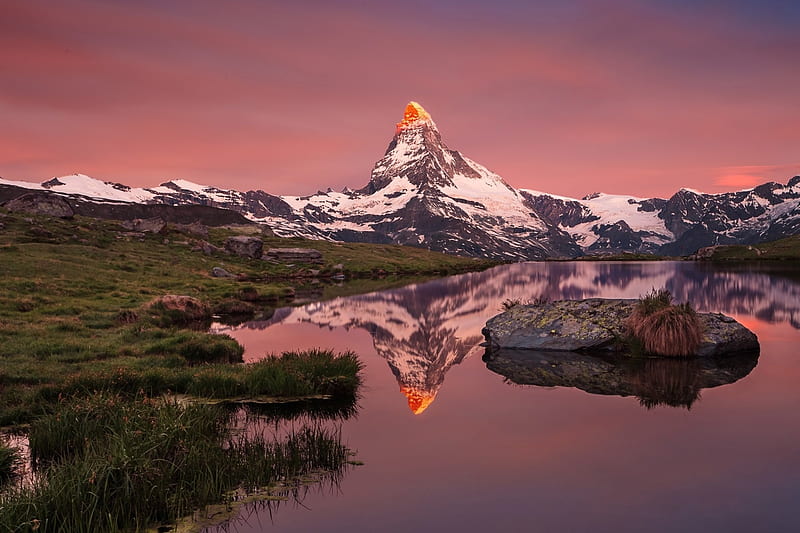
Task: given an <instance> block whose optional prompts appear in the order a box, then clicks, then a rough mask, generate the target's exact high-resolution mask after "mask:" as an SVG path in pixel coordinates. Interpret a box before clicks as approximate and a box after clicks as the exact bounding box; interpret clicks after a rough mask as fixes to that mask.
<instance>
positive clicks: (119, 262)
mask: <svg viewBox="0 0 800 533" xmlns="http://www.w3.org/2000/svg"><path fill="white" fill-rule="evenodd" d="M0 217H2V222H3V224H4V229H3V230H2V231H0V426H3V425H11V424H19V423H23V422H27V421H30V420H32V419H33V418H35V417H36V416H38V415H39V414H41V413H43V412H46V411H47V404H46V402H47V401H52V398H53V395H54V394H55V396H57V393H58V392H64V391H69V390H72V389H73V388H74V386H75V384H76V383H79V382H81V381H83V382H87V381H91V380H93V382H94V383H95V384H96V385H97V386H96V387H95V388H97V387H99V386H100V385H102V380H104V379H109V380H112V382H113V379H112V377H113V376H115V375H116V373H117V372H121V373H122V374H123V375H125V376H132V377H131V378H130V381H131V383H136V384H137V386H138V385H141V386H143V387H144V388H145V389H147V390H151V391H155V390H162V389H164V388H169V389H171V390H173V391H182V390H187V391H189V390H191V391H204V392H208V391H211V394H213V395H215V396H219V395H224V394H225V392H224V391H237V394H239V391H241V390H243V389H244V390H249V389H248V387H250V386H251V385H252V384H251V385H248V386H245V385H243V384H242V383H241V382H240V381H239V379H240V377H241V376H238V375H237V374H236V372H237V371H234V370H231V369H226V368H224V366H212V367H210V368H205V369H203V371H202V372H201V371H199V370H197V371H196V370H195V367H197V366H198V365H204V364H207V363H214V364H218V363H229V362H236V361H240V360H241V347H240V346H238V344H237V343H236V342H235V341H234V340H232V339H230V338H229V337H225V336H219V335H212V334H208V333H206V332H205V331H206V329H207V326H208V322H202V321H200V322H196V323H184V321H182V320H181V317H180V316H173V315H172V314H171V313H170V312H166V311H164V310H160V311H159V309H158V308H157V307H156V308H151V307H148V304H150V303H151V302H153V301H154V300H156V299H157V298H158V297H160V296H163V295H165V294H178V295H186V296H191V297H193V298H196V299H198V300H200V301H201V302H202V303H203V304H205V305H207V306H208V308H210V309H211V311H212V312H215V313H230V314H239V315H241V314H244V315H246V316H256V315H258V314H262V315H265V316H269V315H270V314H271V313H272V311H273V309H274V306H276V305H279V304H286V303H287V302H289V301H290V299H291V296H290V295H291V293H292V292H293V289H292V286H297V287H298V289H299V288H300V285H299V284H301V283H306V282H307V281H308V280H307V279H304V278H298V277H297V276H298V275H304V274H308V272H309V270H310V269H316V270H320V271H321V274H322V275H326V274H332V273H334V272H343V273H344V274H345V275H346V276H348V277H351V278H364V279H362V280H361V281H359V282H357V283H354V284H349V283H345V284H344V285H343V286H342V287H335V288H334V291H336V292H338V293H347V292H352V291H363V290H376V289H378V288H381V286H382V285H386V284H389V285H395V284H398V283H401V281H400V278H398V277H397V276H399V275H408V276H412V275H413V276H415V277H414V279H417V277H425V276H431V275H439V274H442V273H453V272H461V271H466V270H478V269H481V268H486V267H488V266H491V264H492V263H491V262H488V261H478V260H474V259H467V258H459V257H452V256H447V255H444V254H438V253H433V252H429V251H426V250H422V249H414V248H406V247H401V246H388V245H369V244H343V243H332V242H321V241H307V240H302V239H281V238H278V237H266V236H265V237H263V238H264V241H265V243H264V246H265V248H270V247H281V246H283V247H298V246H299V247H309V248H315V249H317V250H320V251H321V252H322V254H323V257H324V261H325V262H324V264H323V265H302V264H301V265H294V266H287V265H276V264H272V263H269V262H266V261H260V260H252V259H246V258H238V257H231V256H227V255H219V256H206V255H204V254H202V253H200V252H194V251H192V250H191V241H192V237H191V236H187V235H184V234H181V233H177V232H175V231H172V232H168V233H167V234H166V235H146V236H144V237H143V238H142V239H141V240H140V239H138V238H130V237H125V236H124V235H123V234H121V233H120V228H119V226H118V225H117V224H116V223H115V222H113V221H104V220H97V219H90V218H83V217H76V218H75V219H74V220H61V219H54V218H48V217H37V216H29V215H20V214H7V213H6V212H5V211H4V210H3V209H0ZM42 229H44V231H43V230H42ZM235 233H236V230H232V229H224V228H212V229H211V230H210V235H209V238H208V240H209V241H210V242H212V243H213V244H215V245H217V246H222V244H223V242H224V240H225V239H226V238H227V237H229V236H231V235H233V234H235ZM339 265H341V270H339V268H336V267H339ZM214 266H221V267H223V268H225V269H226V270H228V271H230V272H234V273H236V274H240V275H241V276H240V277H239V278H238V279H228V278H213V277H211V276H210V274H209V273H210V271H211V269H212V268H213V267H214ZM384 275H388V278H387V279H386V280H376V279H371V278H372V277H374V276H384ZM240 320H241V319H240ZM189 328H197V329H195V330H192V329H189ZM263 372H264V377H263V380H264V382H269V383H270V385H271V386H276V387H277V386H280V385H281V384H283V385H284V386H286V387H289V390H291V391H293V393H294V392H297V391H303V390H315V389H314V386H309V385H308V384H307V383H306V384H302V383H299V382H297V381H295V380H293V379H288V378H286V376H285V375H280V374H274V375H270V374H269V373H268V372H267V371H266V370H264V371H263ZM249 379H254V378H249ZM351 379H352V376H351ZM191 382H194V384H193V385H192V386H191V387H190V386H189V383H191ZM337 383H339V382H338V381H337ZM315 386H321V385H320V384H319V383H317V384H316V385H315ZM326 387H327V389H330V388H331V387H332V386H331V385H330V384H328V385H325V387H322V388H326ZM262 389H263V390H266V389H264V388H263V387H262ZM327 389H326V390H327ZM278 392H280V391H278ZM317 393H318V392H316V391H315V392H314V394H317ZM325 394H327V392H326V393H325Z"/></svg>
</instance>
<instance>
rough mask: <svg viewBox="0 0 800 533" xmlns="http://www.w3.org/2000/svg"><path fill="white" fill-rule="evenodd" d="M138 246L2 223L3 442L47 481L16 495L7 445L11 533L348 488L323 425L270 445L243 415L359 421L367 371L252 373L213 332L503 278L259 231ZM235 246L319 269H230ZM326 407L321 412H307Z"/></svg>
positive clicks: (2, 459)
mask: <svg viewBox="0 0 800 533" xmlns="http://www.w3.org/2000/svg"><path fill="white" fill-rule="evenodd" d="M140 229H141V228H136V227H134V228H133V230H131V229H130V228H125V227H123V226H122V225H121V223H120V222H117V221H109V220H99V219H93V218H85V217H74V218H71V219H61V218H54V217H48V216H39V215H35V214H27V213H9V212H8V211H6V210H3V209H0V273H1V274H2V275H0V359H1V360H2V364H1V365H0V426H3V427H6V428H7V430H6V433H8V432H9V431H10V432H20V431H21V432H24V433H26V434H27V435H28V437H29V454H30V458H31V464H32V465H33V468H34V471H33V474H32V476H29V477H30V478H31V479H30V480H28V482H25V483H21V484H19V483H17V484H15V483H14V481H15V478H16V477H17V476H18V470H19V466H20V464H22V463H23V462H24V461H23V458H22V455H21V450H18V449H16V448H14V447H13V446H9V445H7V443H6V442H4V440H3V439H0V484H2V485H3V487H4V488H3V489H2V492H0V529H2V530H4V531H59V530H69V531H127V530H145V529H147V528H149V527H155V526H158V525H160V524H170V523H171V524H174V523H175V522H176V521H177V520H178V519H180V518H181V517H184V516H187V515H190V514H191V513H192V512H193V511H195V510H196V509H199V508H201V507H203V506H205V505H209V504H215V503H221V502H223V501H231V498H232V496H231V495H232V494H235V493H236V491H246V492H250V491H254V490H258V489H261V488H263V487H267V486H270V485H271V484H273V483H275V482H277V481H279V480H282V481H284V482H285V481H286V480H291V479H295V478H298V477H299V476H304V475H307V474H309V473H313V472H319V471H324V472H329V473H330V474H329V475H334V476H335V475H336V474H337V472H341V471H342V469H343V468H345V467H346V465H347V464H348V461H349V457H350V454H351V452H350V451H349V450H347V448H346V447H345V446H344V445H343V444H342V443H341V442H340V441H339V437H338V434H337V432H336V431H335V430H327V429H324V428H320V427H319V426H316V425H312V426H310V427H309V428H303V429H300V430H296V431H295V432H293V433H292V434H289V435H287V436H286V437H285V438H283V439H282V440H275V439H274V438H272V437H270V438H269V439H268V438H266V437H264V435H263V434H257V433H253V432H250V431H242V428H241V418H242V409H243V408H242V407H231V403H232V402H236V403H235V404H233V405H234V406H240V405H241V404H242V403H244V404H247V403H248V402H253V403H254V404H265V403H266V404H267V405H269V402H274V401H276V400H278V401H283V402H286V401H295V404H294V405H300V407H299V411H301V412H302V411H304V409H305V410H306V414H309V413H311V414H312V415H313V416H315V417H320V416H321V417H323V418H326V417H327V418H329V419H341V417H342V416H347V415H348V414H352V413H353V412H354V410H355V408H356V407H355V405H356V399H357V396H358V392H357V391H358V386H359V383H360V369H361V363H360V362H359V360H358V358H357V357H356V355H355V354H353V353H342V354H337V353H332V352H329V351H325V350H319V351H311V352H302V353H285V354H282V355H280V356H276V357H269V358H266V359H264V360H262V361H261V362H258V363H254V364H248V365H243V364H240V363H241V361H242V359H241V356H242V352H243V349H242V347H241V346H240V345H239V344H238V343H237V342H236V341H235V340H234V339H232V338H230V337H228V336H225V335H213V334H209V333H207V331H208V326H209V324H210V323H211V320H212V319H216V320H245V319H247V318H249V317H257V316H262V317H268V316H270V315H271V313H272V312H273V310H274V308H275V306H277V305H286V304H289V303H290V302H291V301H292V300H293V299H295V298H301V297H303V296H304V295H307V294H310V295H312V297H315V298H321V297H325V296H328V297H330V296H335V295H337V294H347V293H350V292H358V291H359V290H372V289H377V288H380V287H385V286H391V285H392V284H397V283H399V280H400V279H401V278H400V277H399V276H416V277H419V278H424V277H430V276H438V275H442V274H449V273H457V272H465V271H472V270H480V269H484V268H487V267H489V266H492V265H493V264H494V263H492V262H490V261H480V260H474V259H467V258H459V257H452V256H447V255H444V254H439V253H434V252H428V251H426V250H421V249H414V248H405V247H400V246H391V245H369V244H342V243H333V242H322V241H307V240H302V239H281V238H278V237H274V236H272V235H271V234H268V233H267V234H265V233H262V231H261V229H260V227H259V226H255V225H248V226H240V227H218V228H203V231H204V234H203V235H202V236H201V237H198V235H197V234H196V232H197V228H196V227H195V228H192V227H187V226H181V225H170V224H167V225H165V226H164V227H162V228H159V229H158V231H147V230H144V231H137V230H140ZM237 235H240V236H242V240H243V241H246V240H247V239H249V238H252V237H253V236H257V239H258V240H259V241H260V242H261V243H263V245H264V247H265V248H270V249H279V250H280V249H296V248H303V249H305V250H309V249H310V250H316V251H317V252H320V253H321V259H315V260H314V261H313V262H308V263H304V262H298V261H292V262H289V261H287V260H281V259H280V255H278V256H277V257H278V258H277V259H274V258H271V257H269V256H265V257H264V258H254V257H247V256H244V255H241V254H237V253H226V251H225V247H226V244H228V241H230V240H231V237H235V236H237ZM245 237H247V238H245ZM292 257H294V258H295V259H297V258H298V257H300V258H302V256H297V255H296V254H295V255H294V256H292ZM315 257H319V254H316V256H315ZM343 279H357V280H358V281H356V282H354V283H346V284H341V280H343ZM402 279H403V280H404V281H405V282H408V277H405V278H402ZM322 287H329V288H330V289H329V290H328V291H327V294H325V293H324V292H323V291H322V290H321V289H322ZM298 402H299V403H298ZM311 402H316V403H313V405H315V406H320V407H319V408H316V407H315V408H314V409H310V408H309V409H306V407H304V406H307V405H312V403H311ZM212 404H213V405H212ZM244 410H245V412H247V413H250V414H252V413H253V412H255V411H257V409H255V408H248V407H245V408H244ZM290 411H291V409H290ZM293 412H294V413H295V414H296V413H297V412H298V409H297V408H294V411H293ZM270 416H276V418H280V417H279V416H278V415H274V413H273V415H270Z"/></svg>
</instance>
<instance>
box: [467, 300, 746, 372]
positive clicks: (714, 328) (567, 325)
mask: <svg viewBox="0 0 800 533" xmlns="http://www.w3.org/2000/svg"><path fill="white" fill-rule="evenodd" d="M635 305H636V300H615V299H603V298H590V299H587V300H562V301H557V302H549V303H545V304H542V305H516V306H514V307H512V308H511V309H509V310H508V311H506V312H504V313H501V314H499V315H497V316H495V317H493V318H491V319H489V321H488V322H487V323H486V327H485V328H484V329H483V334H484V336H485V337H486V340H487V342H488V343H489V347H490V348H489V349H490V350H497V349H524V350H547V351H565V352H569V351H587V352H589V351H622V350H624V349H625V348H626V347H625V345H624V342H623V340H624V338H625V336H626V333H625V329H624V328H625V326H624V324H625V320H626V319H627V318H628V317H629V316H630V315H631V313H632V312H633V309H634V306H635ZM698 316H699V318H700V321H701V324H702V326H703V328H704V332H703V340H702V342H701V344H700V346H699V347H698V349H697V351H696V352H695V354H694V355H695V356H699V357H708V356H719V355H726V354H731V353H739V352H743V351H748V350H750V351H753V350H755V351H757V350H758V349H759V344H758V339H757V338H756V336H755V334H753V333H752V332H751V331H750V330H748V329H747V328H745V327H744V326H742V325H741V324H739V323H738V322H736V320H734V319H733V318H731V317H728V316H725V315H723V314H721V313H699V314H698Z"/></svg>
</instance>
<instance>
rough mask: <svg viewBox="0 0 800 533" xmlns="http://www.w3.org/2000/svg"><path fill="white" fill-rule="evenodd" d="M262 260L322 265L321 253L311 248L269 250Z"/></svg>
mask: <svg viewBox="0 0 800 533" xmlns="http://www.w3.org/2000/svg"><path fill="white" fill-rule="evenodd" d="M264 258H265V259H268V260H271V261H276V262H278V263H322V252H320V251H318V250H313V249H311V248H270V249H269V250H267V253H266V254H264Z"/></svg>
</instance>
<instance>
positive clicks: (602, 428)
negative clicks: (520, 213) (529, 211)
mask: <svg viewBox="0 0 800 533" xmlns="http://www.w3.org/2000/svg"><path fill="white" fill-rule="evenodd" d="M697 268H699V267H697V266H696V265H694V264H691V263H679V264H671V263H648V264H644V265H639V266H637V265H632V264H615V265H610V266H609V265H601V264H596V263H587V264H578V265H575V266H574V268H573V267H569V266H567V265H564V264H558V263H556V264H545V265H542V264H531V265H512V266H508V267H501V268H499V269H497V270H496V271H494V272H491V273H490V274H491V275H490V276H489V275H481V274H473V275H469V276H467V277H458V278H448V279H445V280H440V281H437V282H434V283H437V284H439V285H438V286H439V287H440V288H441V294H442V295H445V294H447V291H446V290H445V289H444V288H442V287H445V286H448V287H449V286H452V287H461V291H462V292H463V291H466V293H468V294H470V295H471V296H470V298H468V300H469V301H470V303H471V304H472V305H473V306H474V307H481V306H483V307H482V308H483V309H484V311H481V312H479V314H480V313H486V314H487V316H490V315H492V314H494V313H495V312H496V310H497V307H498V306H497V305H496V302H497V301H498V300H497V299H498V298H500V299H502V298H503V297H505V296H506V295H507V294H515V295H517V296H521V294H520V288H521V287H523V286H525V285H524V284H523V283H522V281H523V278H525V276H523V272H524V271H525V270H526V269H527V270H528V271H530V270H533V271H534V272H539V273H542V272H543V271H548V270H549V271H550V272H549V275H547V276H542V277H541V279H540V278H538V277H537V278H536V279H537V281H535V283H533V287H532V288H533V289H535V290H539V288H540V284H541V283H545V282H547V283H551V285H550V286H551V287H552V286H557V285H558V282H557V280H558V279H562V278H564V276H566V277H567V278H568V279H570V280H571V281H570V282H569V284H568V285H570V286H571V287H573V288H576V287H578V286H581V287H583V290H586V291H592V290H594V291H597V290H598V289H596V288H595V289H592V287H593V286H594V287H596V284H595V282H596V281H599V279H596V278H597V273H598V272H601V271H602V272H606V274H608V273H609V272H611V273H612V274H609V275H610V276H611V277H612V278H613V277H614V276H613V272H614V271H616V272H617V274H619V273H620V272H625V271H626V270H629V271H634V272H637V273H638V274H637V275H641V274H642V273H644V275H645V278H647V279H649V280H655V279H659V280H661V279H665V280H669V279H672V280H678V281H680V283H684V281H683V280H692V279H696V277H695V276H694V274H696V272H695V270H696V269H697ZM542 269H544V270H542ZM576 269H577V270H580V271H583V273H582V274H580V275H578V274H576V273H575V271H576ZM670 270H672V273H671V274H670V275H667V274H669V271H670ZM559 272H560V273H559ZM665 272H666V273H667V274H665ZM567 273H568V275H567ZM495 274H497V276H496V281H497V283H492V282H491V280H490V279H489V278H490V277H495ZM487 276H488V277H487ZM752 276H755V274H752V273H751V274H747V275H745V276H739V277H734V279H733V281H730V280H728V275H727V274H726V275H722V274H720V273H717V275H716V277H715V278H714V279H723V280H725V281H724V283H734V282H735V284H736V285H737V286H745V287H751V288H754V290H756V289H757V290H756V292H757V291H758V290H761V291H762V292H761V294H760V296H756V295H753V296H752V297H750V299H748V300H747V301H748V302H755V303H758V307H757V308H756V307H754V308H753V310H754V311H755V310H756V309H769V308H770V307H771V306H772V304H773V303H775V302H778V303H779V305H778V306H783V307H787V306H786V305H784V304H785V303H786V302H788V301H789V299H788V298H787V297H786V294H778V292H779V291H782V292H784V293H786V292H788V293H791V291H796V290H797V286H796V285H795V284H792V283H789V282H787V281H784V280H781V279H779V278H772V279H768V280H767V281H764V280H762V279H761V278H759V277H755V278H753V277H752ZM624 277H625V276H622V279H621V280H620V281H619V282H609V281H608V280H605V281H604V284H603V286H604V287H606V288H605V289H602V292H601V294H602V295H604V296H620V295H621V296H636V295H637V293H636V292H633V291H638V290H640V289H639V285H640V283H639V282H632V281H626V280H625V279H624ZM553 283H555V285H553ZM676 283H677V282H676ZM682 286H684V287H685V288H686V290H687V293H686V294H689V295H692V294H695V293H693V292H692V291H693V290H694V289H692V288H691V287H688V286H686V285H682ZM698 286H700V287H702V286H703V284H702V283H700V284H699V285H698ZM770 286H771V287H772V288H771V289H770V290H771V291H772V292H763V290H764V289H765V288H768V287H770ZM611 287H617V289H616V291H617V292H616V293H615V292H614V290H615V289H612V288H611ZM649 288H650V287H649V286H648V287H647V289H649ZM453 290H456V289H453ZM396 292H398V291H394V292H392V293H390V294H389V297H390V299H391V298H395V299H398V298H399V297H398V296H397V294H396ZM711 293H714V291H711ZM482 294H489V295H491V296H487V297H486V298H485V299H484V300H481V295H482ZM587 294H591V292H587ZM720 294H721V292H720ZM451 296H453V295H451ZM454 297H456V299H457V295H455V296H454ZM355 298H362V299H365V298H367V297H366V296H364V297H355ZM370 298H372V299H375V295H372V296H370ZM736 298H739V295H738V293H737V296H736ZM479 301H480V302H481V304H480V305H477V302H479ZM780 302H784V303H780ZM794 302H795V305H798V303H799V302H800V299H795V300H794ZM706 303H707V304H708V305H709V306H710V308H712V309H714V310H723V311H724V310H726V308H725V307H724V305H723V304H724V301H712V300H708V301H707V302H706ZM330 305H335V301H333V302H330ZM736 305H739V304H736ZM442 307H447V306H444V305H442ZM344 308H345V307H339V308H338V309H339V310H340V311H341V310H343V309H344ZM457 309H458V308H455V309H454V313H456V314H457ZM754 311H753V312H754ZM753 312H750V313H748V312H747V311H746V310H741V311H737V313H736V314H737V317H739V318H740V319H742V321H743V322H745V323H747V325H748V326H749V327H751V328H752V329H753V330H754V331H755V332H756V334H757V335H758V336H759V339H760V341H761V344H762V350H761V357H760V359H759V363H758V366H757V367H756V368H755V369H754V370H753V371H752V372H751V373H750V374H749V375H748V376H747V377H745V378H743V379H741V380H740V381H738V382H736V383H735V384H733V385H726V386H721V387H717V388H713V389H705V390H703V392H702V395H701V399H700V400H699V401H698V402H696V403H695V404H694V405H693V406H692V409H691V411H686V410H683V409H672V408H663V407H662V408H655V409H652V410H646V409H643V408H641V407H640V406H639V404H638V402H637V401H636V400H635V399H633V398H620V397H613V396H597V395H590V394H586V393H583V392H581V391H578V390H575V389H568V388H556V389H546V388H541V387H520V386H511V385H507V384H505V383H503V379H502V377H501V376H498V375H495V374H493V373H491V372H489V371H488V370H487V369H486V367H485V365H484V363H483V362H482V361H481V360H480V358H479V357H468V358H466V359H464V360H463V361H462V362H461V363H460V364H456V365H453V366H452V367H450V368H449V369H448V371H447V379H446V383H445V384H444V385H443V386H442V388H441V390H440V391H439V395H438V397H437V399H436V402H435V403H434V404H433V405H432V406H431V407H430V408H429V409H428V410H426V411H425V412H424V413H423V414H422V415H420V416H413V415H412V414H411V413H410V412H409V411H408V407H407V406H406V404H405V401H404V399H403V398H402V396H399V392H398V383H397V381H396V380H395V377H394V375H393V374H392V373H391V372H389V371H388V369H387V367H386V360H384V359H383V358H382V357H379V355H378V353H377V352H376V351H375V349H374V348H373V346H372V343H371V339H370V337H369V336H368V334H367V333H366V332H365V331H364V330H363V329H360V328H358V327H353V328H350V329H349V331H348V330H346V329H344V328H339V327H335V328H332V329H331V328H328V327H319V326H317V325H313V324H307V323H306V324H276V325H273V326H271V327H269V328H268V329H266V330H263V331H258V330H247V329H240V330H238V331H236V332H234V334H235V335H236V336H237V338H239V339H240V340H242V341H243V342H245V344H247V346H248V349H258V348H254V347H255V346H261V347H267V346H270V347H271V349H272V350H276V351H279V350H281V349H285V348H288V347H293V348H303V347H311V346H323V347H328V346H330V347H334V348H336V349H354V350H355V351H357V352H358V353H359V355H360V356H361V357H362V359H363V360H364V361H365V363H366V369H365V386H364V389H363V395H364V397H363V399H362V401H361V408H360V410H359V414H358V417H357V418H356V419H355V420H349V421H347V422H345V423H344V425H343V435H344V439H345V442H346V443H347V444H348V445H349V446H351V447H352V448H354V449H356V450H358V459H359V460H361V461H364V463H365V465H364V466H360V467H357V468H355V469H354V470H353V471H351V472H350V473H349V474H348V475H347V476H346V477H345V478H344V480H343V482H342V485H341V489H340V490H341V493H340V494H338V495H330V494H327V495H317V496H310V497H309V498H307V499H306V500H305V501H304V505H306V506H307V507H309V508H310V510H307V509H304V508H300V507H298V508H297V509H295V510H292V509H291V508H290V507H291V506H286V507H283V508H281V509H280V510H279V512H278V513H277V514H276V516H275V523H276V525H277V526H278V527H277V528H276V531H311V530H320V531H348V532H352V531H371V530H381V531H408V530H415V531H431V530H441V531H458V530H461V531H483V530H491V531H519V530H525V531H537V530H538V531H589V530H591V531H619V532H627V531H791V530H792V527H791V526H794V525H796V511H795V502H796V500H797V498H798V497H800V452H798V448H797V445H796V443H797V442H800V425H798V424H797V423H796V420H797V406H798V405H800V388H798V387H797V383H798V382H800V359H798V358H797V357H796V353H795V352H796V350H795V346H796V345H797V343H798V342H800V333H799V332H798V330H797V329H795V328H794V327H792V326H791V325H790V324H788V323H785V322H777V321H772V322H767V321H765V320H764V319H761V318H757V317H755V316H754V315H753ZM785 312H786V316H788V315H789V314H791V313H795V316H796V313H797V311H796V310H793V309H786V310H785ZM466 318H468V322H470V323H472V322H475V319H474V316H473V315H467V317H466ZM373 319H375V317H373ZM468 329H471V326H470V328H468ZM273 332H274V333H275V335H274V336H273ZM252 343H257V344H252ZM283 343H287V344H286V345H282V344H283ZM260 519H261V520H262V522H263V523H266V524H268V523H269V517H268V516H267V515H264V516H261V518H260ZM259 528H260V526H255V525H254V526H252V527H251V528H248V526H246V525H243V526H241V528H240V529H239V531H243V532H244V531H260V529H259Z"/></svg>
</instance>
